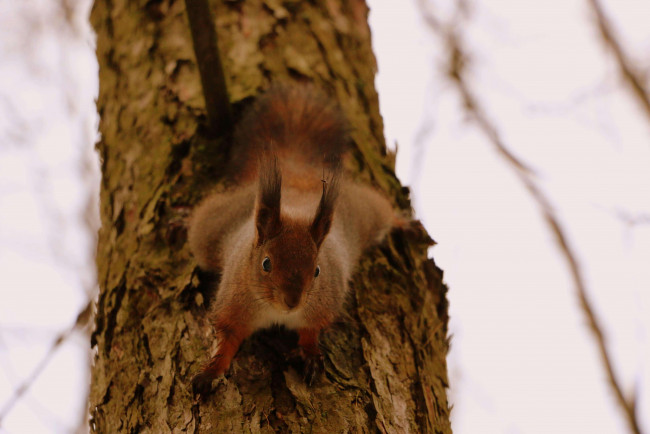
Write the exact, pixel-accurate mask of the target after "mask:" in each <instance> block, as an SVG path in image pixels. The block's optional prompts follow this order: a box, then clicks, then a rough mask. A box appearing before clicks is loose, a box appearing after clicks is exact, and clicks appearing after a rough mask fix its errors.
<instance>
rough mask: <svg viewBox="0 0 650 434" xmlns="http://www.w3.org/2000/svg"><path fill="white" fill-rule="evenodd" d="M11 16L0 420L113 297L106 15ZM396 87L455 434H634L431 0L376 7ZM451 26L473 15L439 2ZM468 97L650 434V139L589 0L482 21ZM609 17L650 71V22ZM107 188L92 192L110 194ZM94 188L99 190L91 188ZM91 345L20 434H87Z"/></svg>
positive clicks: (1, 64)
mask: <svg viewBox="0 0 650 434" xmlns="http://www.w3.org/2000/svg"><path fill="white" fill-rule="evenodd" d="M57 3H58V2H53V1H51V0H28V1H21V2H12V1H0V412H2V409H3V408H4V406H5V403H6V402H7V401H8V399H9V397H10V395H11V394H12V393H13V390H15V389H16V387H17V386H18V385H19V384H20V383H21V381H23V379H25V378H27V377H28V376H29V375H30V373H31V372H33V370H34V369H35V366H36V364H37V363H38V362H39V361H40V359H41V358H42V357H43V355H44V354H45V353H46V351H47V348H48V347H49V346H50V345H51V342H52V340H53V339H54V337H55V336H56V334H57V333H58V332H60V331H62V330H65V329H66V328H68V327H69V326H70V325H71V324H72V323H73V322H74V319H75V316H76V314H77V313H78V311H79V310H80V309H81V308H82V307H83V306H84V304H85V303H86V301H87V299H88V294H89V292H90V291H92V290H93V279H94V272H93V271H92V268H89V267H90V266H91V265H92V264H93V260H92V259H91V253H92V252H93V247H92V243H93V236H92V234H91V233H89V232H88V231H87V230H86V229H85V228H86V226H85V219H86V216H87V206H88V200H89V199H90V198H92V197H94V194H95V192H96V188H97V184H98V181H97V173H98V171H97V165H96V160H95V162H94V163H93V159H92V158H93V157H92V153H91V152H90V151H91V150H92V144H93V143H94V141H95V139H96V137H97V133H96V124H97V118H96V112H95V108H94V102H93V98H94V97H95V96H96V93H97V90H96V87H97V78H96V74H97V65H96V61H95V59H94V52H93V50H92V48H91V47H92V40H93V37H92V34H91V30H90V27H89V25H88V23H87V15H88V11H89V6H90V2H89V1H88V0H80V1H79V2H77V3H75V2H72V3H74V4H75V5H76V9H75V12H76V13H75V14H74V15H73V17H72V18H71V21H70V23H71V24H70V23H68V24H66V22H65V20H64V17H63V16H62V15H61V13H60V11H58V10H57V9H56V8H55V7H54V5H55V4H57ZM369 3H370V6H371V8H372V12H371V16H370V19H371V26H372V28H373V43H374V45H375V51H376V55H377V58H378V63H379V76H378V79H377V87H378V91H379V94H380V103H381V110H382V113H383V115H384V121H385V129H386V136H387V141H388V143H389V144H393V143H394V142H395V141H397V142H398V143H399V152H398V163H397V166H398V175H399V177H400V179H401V180H402V182H403V183H404V184H406V185H409V186H411V187H412V189H413V196H414V203H415V207H416V210H417V215H418V216H419V217H420V218H422V219H423V221H424V223H425V225H426V227H427V229H428V230H429V232H430V234H431V235H432V237H433V238H434V239H435V240H436V241H437V242H438V245H437V246H435V247H434V248H433V249H432V251H431V253H432V255H433V257H434V258H435V260H436V262H437V264H438V265H439V266H440V267H441V268H442V269H443V270H444V271H445V281H446V283H447V284H448V286H449V288H450V292H449V300H450V303H451V304H450V314H451V325H450V327H451V333H452V334H453V339H452V352H451V354H450V357H449V360H448V362H449V373H450V379H451V386H452V389H451V392H450V399H451V403H453V405H454V410H453V412H452V416H453V428H454V431H455V432H457V433H461V434H462V433H478V432H480V433H508V434H510V433H548V432H566V433H573V432H585V433H586V432H589V433H614V432H625V425H624V422H623V420H622V418H621V417H620V415H619V413H618V411H617V408H616V407H615V402H614V399H613V397H612V394H611V392H610V390H609V389H608V387H607V386H606V382H605V377H604V374H603V369H602V366H601V362H600V360H599V359H598V357H597V352H596V346H595V344H594V343H593V340H592V337H591V335H590V333H589V331H588V329H587V327H586V324H585V320H584V316H583V314H582V313H581V312H580V310H579V309H578V304H577V298H576V296H575V291H574V288H573V285H572V283H571V279H570V276H569V274H568V271H567V267H566V265H565V263H564V262H563V260H562V258H561V256H560V255H559V253H558V250H557V248H556V247H555V245H554V242H553V237H552V236H551V234H550V233H549V231H548V230H547V228H546V226H545V224H544V222H543V221H542V219H541V218H540V213H539V211H538V209H537V208H536V206H535V204H534V202H533V201H532V200H531V198H530V197H529V196H528V195H527V193H526V191H525V190H524V189H523V188H522V187H521V185H519V183H518V180H517V178H516V177H515V176H513V173H512V172H511V170H510V168H509V167H508V166H506V165H505V164H504V162H503V161H502V160H501V159H500V158H499V157H498V156H497V155H496V154H495V153H494V152H493V150H492V147H491V146H490V145H489V143H488V142H487V141H486V139H485V137H484V136H483V135H482V134H481V133H480V131H478V130H477V129H476V128H475V126H474V125H473V124H472V123H471V121H469V120H468V118H467V117H466V116H465V115H464V112H463V108H462V106H461V105H460V104H459V98H458V95H457V94H456V92H455V90H454V88H453V86H451V85H450V84H449V82H448V81H447V79H446V77H445V76H444V73H443V71H444V64H445V53H444V44H443V42H442V41H440V40H439V39H438V38H437V37H436V36H435V35H433V34H431V33H430V32H429V31H428V30H427V28H426V27H425V26H424V24H423V22H422V20H421V15H420V12H419V11H418V9H417V7H416V4H415V2H413V1H403V2H402V1H401V2H395V1H389V0H371V1H370V2H369ZM431 4H433V5H434V9H433V10H434V12H435V13H436V15H437V16H439V17H440V18H441V19H443V20H444V19H447V18H448V17H449V16H451V15H452V11H453V7H452V5H453V4H454V2H452V1H440V0H437V1H431ZM470 4H471V5H472V7H471V9H470V10H471V13H470V15H469V17H468V18H467V20H466V21H465V22H464V23H465V25H464V26H463V28H462V29H461V30H462V34H463V35H464V41H465V42H466V45H467V48H468V50H469V52H470V54H471V56H472V63H471V68H470V70H469V72H470V75H469V80H470V85H471V86H472V89H473V90H474V91H475V92H476V93H477V94H478V96H479V97H480V98H481V99H482V101H483V103H484V107H485V108H486V110H487V112H488V113H489V116H490V118H491V119H492V120H493V121H494V123H495V124H496V125H497V126H498V128H499V129H500V132H501V133H502V135H503V138H504V140H505V141H506V143H507V145H508V146H510V147H511V149H512V150H513V151H514V152H515V153H516V154H517V155H518V156H519V157H521V158H522V159H523V160H524V161H526V162H527V163H529V164H530V165H531V166H533V167H534V168H535V170H536V173H537V174H538V181H539V182H540V184H541V186H542V187H543V188H544V190H545V192H546V193H548V194H549V196H550V197H551V199H552V201H553V203H554V205H555V207H556V210H557V211H558V214H559V216H560V218H561V220H562V222H563V223H564V224H565V226H566V228H567V230H568V232H569V237H570V241H571V242H572V243H573V245H574V247H575V248H576V250H577V251H578V255H579V260H580V263H581V264H582V267H583V271H584V272H585V275H586V279H587V283H588V285H589V289H590V291H591V294H592V299H593V302H594V304H595V306H596V308H597V313H598V314H599V315H600V316H601V318H602V319H603V322H604V323H605V325H606V327H607V335H608V343H609V347H610V349H611V352H612V354H613V358H614V361H615V368H616V369H617V372H618V374H619V377H620V378H621V380H622V382H623V384H624V385H625V388H626V391H627V392H628V393H629V392H631V390H632V389H633V388H636V390H637V393H638V394H639V408H638V414H639V417H640V419H641V421H642V425H643V427H645V430H646V431H649V430H650V419H649V415H650V397H649V396H648V394H649V393H650V342H648V332H649V330H650V266H649V265H648V264H650V224H648V223H646V224H644V225H643V224H641V225H635V226H632V225H629V224H625V223H624V222H623V221H622V220H621V218H620V217H618V216H619V215H620V214H621V213H626V214H627V215H629V216H641V215H646V216H648V215H650V201H649V200H648V199H649V198H650V172H649V171H648V167H650V164H649V163H650V123H649V122H648V119H647V118H644V117H643V114H642V112H641V111H640V110H639V108H638V106H637V103H636V101H635V100H634V99H633V98H632V97H631V95H630V93H629V92H628V90H627V89H626V88H625V87H624V86H623V85H622V84H621V80H620V78H619V75H618V70H617V68H616V65H615V64H614V63H613V61H612V59H611V56H610V55H609V53H608V52H607V51H606V50H605V49H604V48H603V44H602V43H601V42H600V39H599V34H598V32H597V28H596V25H595V22H594V19H593V16H592V14H591V13H590V11H589V9H588V3H587V1H586V0H565V1H562V2H560V1H548V2H542V1H539V0H536V1H533V0H498V1H497V0H490V1H475V2H471V3H470ZM605 4H606V6H607V8H606V12H607V13H608V14H609V16H610V17H611V19H612V20H613V22H614V24H615V28H616V30H617V32H618V34H619V36H621V38H622V40H623V41H624V43H625V47H626V49H627V50H628V51H629V52H630V54H631V55H632V57H633V59H634V60H635V61H636V63H637V65H638V67H639V68H641V69H642V70H643V71H648V68H649V67H650V58H648V56H647V53H648V52H650V28H649V27H648V24H647V23H648V22H650V4H649V3H648V2H647V1H645V0H617V1H613V0H610V1H608V2H606V3H605ZM93 176H94V178H93ZM93 179H94V180H93ZM87 349H88V343H87V337H86V336H85V335H84V334H82V333H78V334H75V335H74V336H73V337H72V338H71V339H70V340H68V341H66V343H65V344H64V345H63V347H62V348H61V349H60V350H59V351H58V352H57V353H56V355H55V356H54V358H53V359H52V361H51V363H50V364H49V365H48V367H47V368H46V369H45V371H44V372H43V374H42V375H41V376H40V377H39V379H38V380H37V381H36V382H35V384H34V385H33V386H32V388H31V389H30V391H29V392H28V393H27V396H26V398H24V399H23V400H21V401H19V403H18V404H17V405H16V406H15V407H14V408H13V409H12V411H11V412H10V413H9V415H8V416H7V417H6V419H5V420H4V421H3V424H2V426H0V433H33V432H72V431H73V430H74V429H76V427H77V426H78V425H79V423H80V417H81V416H80V415H81V413H82V409H83V407H84V405H85V397H84V396H83V395H84V391H85V388H86V382H87V378H88V372H87V368H86V365H85V364H84V363H85V360H87V357H88V355H87Z"/></svg>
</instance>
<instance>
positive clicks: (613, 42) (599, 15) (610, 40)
mask: <svg viewBox="0 0 650 434" xmlns="http://www.w3.org/2000/svg"><path fill="white" fill-rule="evenodd" d="M588 1H589V4H590V5H591V8H592V9H593V11H594V13H595V15H596V20H597V21H598V30H600V34H601V36H602V37H603V41H604V42H605V45H606V46H607V47H608V48H609V49H610V50H611V51H612V54H614V57H615V58H616V62H617V63H618V68H619V69H620V71H621V75H622V76H623V79H624V80H625V82H626V83H627V84H628V86H629V88H630V90H631V91H632V94H633V95H634V96H636V98H637V100H638V101H639V103H640V104H641V106H642V107H643V109H644V111H645V114H646V115H647V116H648V118H649V119H650V96H648V91H647V90H646V89H645V85H644V83H643V81H644V80H643V78H642V77H641V75H640V74H639V73H638V71H636V68H635V67H634V65H633V64H632V62H631V61H630V59H629V57H628V56H627V54H626V53H625V51H624V50H623V46H622V45H621V44H620V42H619V41H618V39H617V37H616V35H615V34H614V31H613V30H612V25H611V23H610V22H609V19H608V18H607V16H606V15H605V12H604V11H603V7H602V5H601V3H600V0H588Z"/></svg>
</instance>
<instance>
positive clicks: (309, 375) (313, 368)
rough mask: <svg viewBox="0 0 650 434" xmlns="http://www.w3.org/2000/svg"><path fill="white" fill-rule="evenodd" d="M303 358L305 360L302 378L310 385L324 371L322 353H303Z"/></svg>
mask: <svg viewBox="0 0 650 434" xmlns="http://www.w3.org/2000/svg"><path fill="white" fill-rule="evenodd" d="M303 359H304V361H305V367H304V370H303V380H304V381H305V383H306V384H307V385H308V386H311V385H312V384H314V382H315V381H316V380H317V379H318V377H320V376H321V375H322V373H323V371H324V367H323V355H322V354H320V353H318V354H310V355H304V356H303Z"/></svg>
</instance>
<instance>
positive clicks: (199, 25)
mask: <svg viewBox="0 0 650 434" xmlns="http://www.w3.org/2000/svg"><path fill="white" fill-rule="evenodd" d="M185 9H186V10H187V17H188V19H189V22H190V31H191V32H192V43H193V45H194V54H195V56H196V62H197V64H198V67H199V74H200V75H201V86H202V87H203V98H204V100H205V109H206V111H207V113H208V128H209V131H210V133H212V134H214V135H219V134H223V133H225V132H227V131H228V129H229V128H230V127H231V126H232V122H231V118H232V116H231V112H230V98H229V97H228V90H227V88H226V79H225V77H224V73H223V67H222V65H221V57H220V56H219V48H218V46H217V31H216V29H215V27H214V21H213V16H212V13H211V11H210V6H209V5H208V1H207V0H185Z"/></svg>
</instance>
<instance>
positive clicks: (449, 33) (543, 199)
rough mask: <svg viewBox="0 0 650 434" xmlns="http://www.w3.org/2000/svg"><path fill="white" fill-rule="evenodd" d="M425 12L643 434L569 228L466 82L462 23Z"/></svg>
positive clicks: (634, 427)
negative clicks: (563, 265)
mask: <svg viewBox="0 0 650 434" xmlns="http://www.w3.org/2000/svg"><path fill="white" fill-rule="evenodd" d="M591 1H592V2H593V3H597V2H596V1H595V0H591ZM421 4H422V2H421ZM422 11H423V14H424V16H425V20H426V21H427V22H428V23H430V27H431V29H432V31H433V32H435V33H436V34H438V35H439V36H440V37H441V38H442V39H443V41H444V43H445V44H446V47H447V49H448V52H449V56H448V62H447V67H448V69H447V75H448V77H449V78H450V80H451V82H452V83H453V84H454V86H455V88H456V90H457V91H458V93H459V95H460V97H461V100H462V102H463V105H464V107H465V110H466V111H467V114H468V115H469V116H470V117H471V119H472V120H473V121H474V122H475V123H476V125H477V126H478V127H479V129H480V130H481V132H482V133H483V134H484V135H485V136H486V137H487V138H488V140H489V142H490V143H491V144H492V146H493V147H494V149H495V150H496V151H497V153H498V154H499V155H501V157H503V159H504V160H505V161H506V162H507V163H508V165H509V166H510V167H511V168H512V169H513V170H514V172H515V174H516V175H517V177H518V178H519V180H520V181H521V183H522V184H523V185H524V187H525V188H526V190H528V192H529V193H530V195H531V196H532V198H533V200H534V201H535V202H536V203H537V205H538V207H539V209H540V211H541V213H542V215H543V216H544V220H545V221H546V224H547V225H548V227H549V229H550V230H551V232H552V233H553V235H554V236H555V241H556V243H557V245H558V247H559V248H560V251H561V253H562V255H563V256H564V259H565V260H566V262H567V264H568V266H569V271H570V273H571V277H572V279H573V282H574V285H575V288H576V292H577V296H578V299H579V301H580V306H581V308H582V310H583V312H584V314H585V316H586V317H587V321H588V323H589V327H590V328H591V331H592V333H593V335H594V338H595V340H596V344H597V346H598V351H599V353H600V357H601V359H602V361H603V364H604V367H605V372H606V374H607V379H608V381H609V385H610V387H611V389H612V391H613V392H614V394H615V396H616V401H617V403H618V405H619V407H620V408H621V410H622V411H623V413H624V415H625V418H626V420H627V423H628V425H629V428H630V431H631V432H632V433H635V434H640V433H641V429H640V427H639V422H638V420H637V417H636V396H634V394H633V396H632V397H631V398H630V399H626V398H625V396H624V395H623V388H622V386H621V383H620V382H619V380H618V378H617V376H616V373H615V372H614V368H613V366H612V358H611V356H610V354H609V352H608V350H607V345H606V342H605V336H604V333H603V327H602V324H601V322H600V320H599V318H598V317H597V316H596V313H595V311H594V309H593V306H592V304H591V301H590V299H589V294H588V290H587V285H586V283H585V281H584V278H583V275H582V271H581V268H580V265H579V263H578V260H577V256H576V254H575V251H574V249H573V247H571V245H570V243H569V240H568V238H567V236H566V231H565V230H564V228H563V227H562V225H561V224H560V221H559V219H558V217H557V214H556V212H555V210H554V208H553V206H552V205H551V202H550V200H549V198H548V197H547V196H546V194H545V193H544V192H543V191H542V190H541V189H540V188H539V186H538V185H537V183H536V180H535V174H534V173H533V172H532V171H531V170H530V169H529V168H528V166H527V165H526V164H524V163H523V162H522V161H521V160H519V159H518V158H517V157H516V156H515V155H514V154H513V153H512V151H510V149H509V148H508V147H507V146H506V144H505V143H504V142H503V140H502V139H501V135H500V134H499V131H498V129H497V128H496V126H495V125H494V124H493V123H492V122H491V120H490V119H489V118H488V117H487V115H486V114H485V111H484V110H483V108H482V107H481V103H480V101H479V100H478V98H477V97H476V95H475V94H474V93H473V92H472V91H471V89H470V88H469V86H468V85H467V81H466V79H465V70H466V68H465V67H466V65H467V59H468V58H467V56H466V54H465V51H464V48H463V46H462V43H461V41H460V38H459V37H458V35H457V34H456V33H455V29H458V28H461V25H459V24H458V23H457V22H453V23H451V24H452V25H441V24H440V22H439V21H438V20H436V19H434V18H426V17H427V15H432V14H431V11H430V10H428V9H427V8H426V7H425V8H422ZM646 101H647V99H646ZM648 109H649V110H648V114H650V105H648Z"/></svg>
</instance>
